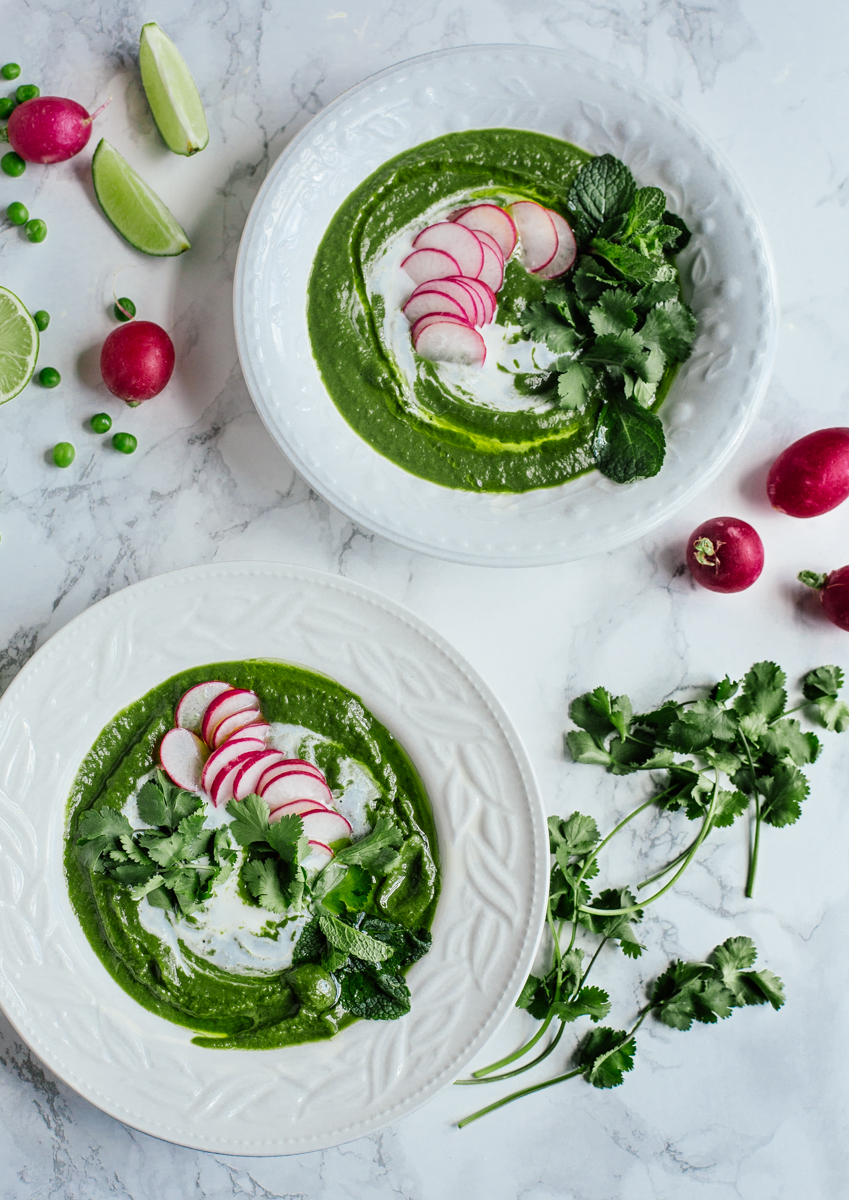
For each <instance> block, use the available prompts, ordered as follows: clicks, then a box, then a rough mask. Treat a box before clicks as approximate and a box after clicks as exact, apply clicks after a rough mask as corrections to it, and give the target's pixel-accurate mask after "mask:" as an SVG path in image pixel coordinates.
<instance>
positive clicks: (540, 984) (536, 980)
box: [516, 975, 550, 1021]
mask: <svg viewBox="0 0 849 1200" xmlns="http://www.w3.org/2000/svg"><path fill="white" fill-rule="evenodd" d="M549 1003H550V1000H549V997H548V994H547V992H546V989H545V980H544V979H541V978H540V977H539V976H538V975H529V976H528V978H527V979H526V980H525V986H524V987H523V988H522V990H521V992H520V993H519V999H518V1000H517V1001H516V1007H517V1008H526V1009H527V1010H528V1012H529V1013H530V1014H531V1016H532V1017H534V1018H535V1020H537V1021H542V1020H544V1019H545V1017H546V1016H547V1014H548V1007H549Z"/></svg>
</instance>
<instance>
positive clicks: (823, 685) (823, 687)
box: [802, 667, 843, 700]
mask: <svg viewBox="0 0 849 1200" xmlns="http://www.w3.org/2000/svg"><path fill="white" fill-rule="evenodd" d="M842 687H843V671H842V670H841V669H840V667H817V668H816V670H815V671H808V673H807V675H806V676H805V678H804V679H803V681H802V695H803V696H804V697H805V699H806V700H819V699H820V697H821V696H828V697H830V698H831V699H832V700H836V699H837V693H838V692H839V691H840V689H841V688H842Z"/></svg>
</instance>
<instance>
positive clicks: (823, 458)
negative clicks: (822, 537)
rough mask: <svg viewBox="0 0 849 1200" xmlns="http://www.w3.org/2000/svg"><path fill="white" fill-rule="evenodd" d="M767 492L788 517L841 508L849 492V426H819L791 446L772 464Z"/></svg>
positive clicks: (774, 505)
mask: <svg viewBox="0 0 849 1200" xmlns="http://www.w3.org/2000/svg"><path fill="white" fill-rule="evenodd" d="M766 492H767V495H768V496H769V502H770V504H771V505H772V507H773V508H777V509H778V511H779V512H783V513H786V514H787V515H788V517H818V516H819V515H820V514H821V513H827V512H830V511H831V510H832V509H833V508H837V506H838V504H842V503H843V501H844V500H845V499H846V497H847V496H849V429H846V428H845V427H843V426H839V425H838V426H835V427H834V428H831V429H817V430H816V431H815V432H814V433H809V434H807V435H806V436H805V437H803V438H799V440H798V442H794V443H793V445H792V446H788V447H787V449H786V450H784V451H782V453H781V454H779V456H778V458H777V459H776V460H775V462H774V463H773V464H772V466H771V467H770V470H769V477H768V478H767V481H766Z"/></svg>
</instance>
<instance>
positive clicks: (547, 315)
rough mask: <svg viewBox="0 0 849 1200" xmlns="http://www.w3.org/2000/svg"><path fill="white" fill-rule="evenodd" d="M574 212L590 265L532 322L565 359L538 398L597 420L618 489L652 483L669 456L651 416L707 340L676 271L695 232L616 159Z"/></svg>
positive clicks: (594, 163) (580, 192)
mask: <svg viewBox="0 0 849 1200" xmlns="http://www.w3.org/2000/svg"><path fill="white" fill-rule="evenodd" d="M567 204H568V207H569V209H570V211H571V215H572V226H573V230H574V233H575V237H576V239H577V242H578V246H579V256H578V258H577V260H576V263H575V266H574V268H573V270H572V271H571V272H570V274H569V275H568V276H567V277H566V279H565V280H564V281H558V282H557V283H556V284H554V285H553V286H550V287H548V288H547V289H546V291H545V294H544V297H543V299H542V300H540V301H536V302H535V303H532V304H530V305H528V307H527V308H526V309H525V311H524V314H523V332H524V333H525V334H526V335H527V336H528V337H529V338H532V339H533V340H534V341H537V342H542V343H544V344H545V345H546V346H548V348H549V349H550V350H551V351H552V352H553V353H554V354H556V355H558V358H557V360H556V363H555V365H554V367H553V369H552V370H551V371H549V372H546V373H545V376H544V377H542V378H541V379H540V380H538V381H537V383H536V387H535V391H539V392H540V393H545V394H550V395H556V397H557V401H558V403H559V404H560V405H561V406H562V407H563V408H567V409H574V410H575V411H576V412H582V411H584V410H585V409H587V408H591V409H592V410H594V411H596V412H597V417H596V425H595V432H594V435H593V454H594V456H595V461H596V465H597V466H598V469H599V470H600V471H601V472H602V474H604V475H606V476H608V478H610V479H613V480H615V482H616V483H630V482H632V481H634V480H637V479H646V478H648V477H650V476H652V475H656V474H657V473H658V471H659V470H660V468H661V465H662V464H663V458H664V454H665V452H666V440H665V437H664V433H663V426H662V425H661V422H660V419H659V418H658V417H657V416H656V415H655V413H654V412H653V411H652V408H653V407H654V406H656V404H657V403H659V401H660V400H661V399H662V398H663V388H665V386H666V385H667V384H668V383H669V382H671V377H672V374H673V373H674V371H675V370H676V369H677V367H678V365H679V364H680V363H682V362H684V361H685V360H686V359H687V358H688V356H689V354H690V348H691V346H692V343H693V338H694V336H695V331H696V320H695V317H694V316H693V313H692V312H691V310H690V309H689V308H688V307H687V305H686V304H685V303H684V302H683V300H682V298H681V287H680V283H679V279H678V272H677V270H676V269H675V266H674V264H673V261H672V259H673V258H674V256H675V255H676V254H678V252H679V251H680V250H683V249H684V247H685V246H686V245H687V243H688V242H689V240H690V232H689V230H688V229H687V227H686V225H685V224H684V222H683V221H682V220H681V218H680V217H677V216H675V215H674V214H673V213H670V212H668V211H667V209H666V197H665V196H664V194H663V192H662V191H661V189H660V188H655V187H643V188H638V187H637V186H636V183H635V182H634V177H633V175H632V174H631V172H630V171H629V170H628V168H627V167H626V166H625V164H624V163H622V162H620V161H619V159H617V158H614V157H613V155H611V154H603V155H601V157H599V158H594V159H592V160H591V161H590V162H588V163H586V164H585V165H584V166H583V167H582V168H581V170H580V171H579V172H578V175H577V176H576V178H575V181H574V183H573V185H572V189H571V191H570V193H569V196H568V199H567ZM659 388H661V391H660V393H659V391H658V389H659Z"/></svg>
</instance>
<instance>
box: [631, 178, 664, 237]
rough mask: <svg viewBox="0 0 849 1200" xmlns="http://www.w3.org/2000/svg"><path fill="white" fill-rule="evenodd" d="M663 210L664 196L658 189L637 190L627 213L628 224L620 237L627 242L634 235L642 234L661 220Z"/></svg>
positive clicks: (643, 188)
mask: <svg viewBox="0 0 849 1200" xmlns="http://www.w3.org/2000/svg"><path fill="white" fill-rule="evenodd" d="M665 210H666V196H665V195H664V194H663V192H662V191H661V189H660V188H656V187H642V188H637V190H636V192H635V193H634V200H633V203H632V204H631V210H630V212H629V213H628V224H627V225H626V227H625V232H624V233H623V235H622V236H623V238H625V239H626V240H627V239H628V238H629V237H632V236H633V235H634V234H635V233H642V232H643V230H644V229H647V228H648V227H649V226H650V225H656V224H657V223H658V222H660V221H662V220H663V214H664V212H665Z"/></svg>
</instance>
